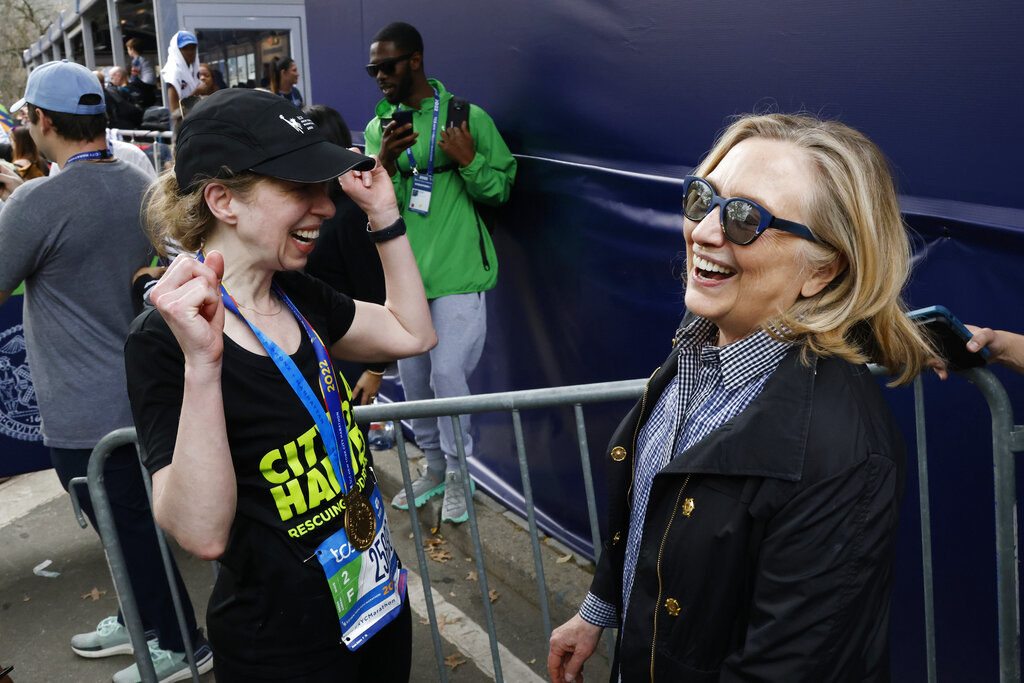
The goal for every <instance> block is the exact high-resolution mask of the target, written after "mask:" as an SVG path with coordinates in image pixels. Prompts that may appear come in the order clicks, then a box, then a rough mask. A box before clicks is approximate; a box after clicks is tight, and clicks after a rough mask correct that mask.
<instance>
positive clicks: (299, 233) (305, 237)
mask: <svg viewBox="0 0 1024 683" xmlns="http://www.w3.org/2000/svg"><path fill="white" fill-rule="evenodd" d="M319 236H320V230H319V229H317V230H296V231H295V232H293V233H292V237H296V238H298V239H299V240H301V241H303V242H312V241H314V240H315V239H316V238H317V237H319Z"/></svg>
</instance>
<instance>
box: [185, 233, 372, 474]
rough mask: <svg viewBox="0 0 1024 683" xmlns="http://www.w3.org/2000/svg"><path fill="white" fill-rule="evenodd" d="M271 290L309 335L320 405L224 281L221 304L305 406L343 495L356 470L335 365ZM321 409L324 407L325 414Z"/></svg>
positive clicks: (305, 326)
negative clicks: (250, 334) (241, 322)
mask: <svg viewBox="0 0 1024 683" xmlns="http://www.w3.org/2000/svg"><path fill="white" fill-rule="evenodd" d="M196 258H197V259H198V260H199V262H200V263H202V262H203V260H204V258H205V257H204V254H203V252H202V251H200V252H199V254H198V255H197V256H196ZM271 287H273V289H274V292H275V293H277V295H278V296H279V297H281V300H282V301H283V302H284V303H285V305H286V306H288V308H289V309H290V310H291V312H292V315H294V316H295V319H296V320H298V321H299V323H300V324H301V325H302V327H303V329H305V331H306V334H307V335H308V336H309V341H310V342H311V343H312V344H313V350H314V351H315V352H316V358H317V379H319V381H320V395H321V396H322V397H323V404H321V403H320V401H319V400H317V398H316V394H314V393H313V390H312V389H310V388H309V384H308V383H307V382H306V379H305V377H303V376H302V371H300V370H299V368H298V366H296V365H295V361H293V360H292V359H291V357H290V356H289V355H288V354H286V353H285V352H284V351H283V350H281V347H280V346H278V345H277V344H275V343H274V341H273V340H272V339H270V337H268V336H267V335H265V334H263V332H261V331H260V329H259V328H258V327H256V326H255V325H253V324H252V323H251V322H250V321H249V320H247V319H246V317H245V316H244V315H242V312H241V311H240V310H239V309H238V304H236V303H235V300H234V298H233V297H232V296H231V294H230V293H229V292H228V290H227V288H226V287H225V286H224V283H223V282H222V283H221V285H220V296H221V300H222V301H223V302H224V307H225V308H226V309H227V310H229V311H231V312H232V313H234V314H235V315H237V316H238V317H239V318H241V319H242V320H244V321H245V324H246V325H248V326H249V329H251V330H252V332H253V334H255V335H256V338H257V339H259V341H260V344H262V345H263V348H264V349H266V351H267V355H269V356H270V358H271V360H273V361H274V365H276V366H277V369H278V370H280V371H281V374H282V375H283V376H284V378H285V380H287V381H288V385H289V386H290V387H291V388H292V391H294V392H295V394H296V395H297V396H298V397H299V399H300V400H301V401H302V404H303V405H304V406H305V407H306V410H307V411H308V412H309V414H310V416H311V417H312V418H313V421H314V422H315V423H316V426H317V429H318V430H319V432H320V437H321V439H322V440H323V442H324V448H326V449H327V456H328V458H330V461H331V465H332V466H333V467H334V472H335V474H336V475H337V476H338V478H339V480H340V481H341V484H342V493H347V492H348V491H349V490H351V489H352V487H353V486H355V481H356V477H355V471H354V470H353V469H352V456H351V451H350V449H349V442H348V427H347V423H346V421H345V415H344V413H343V411H342V407H341V397H340V395H339V391H340V387H339V386H338V380H337V375H335V373H334V366H333V365H332V364H331V357H330V354H328V353H327V347H326V345H325V344H324V342H323V340H322V339H320V335H318V334H317V333H316V330H314V329H313V326H312V325H310V324H309V321H308V320H306V318H305V316H303V315H302V313H300V312H299V309H298V308H296V307H295V304H293V303H292V301H291V299H289V298H288V296H287V295H286V294H285V293H284V292H283V291H282V290H281V288H280V287H279V286H278V285H277V283H276V282H274V283H272V284H271ZM324 406H326V408H327V411H326V412H324Z"/></svg>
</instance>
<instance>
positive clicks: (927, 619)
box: [914, 375, 937, 683]
mask: <svg viewBox="0 0 1024 683" xmlns="http://www.w3.org/2000/svg"><path fill="white" fill-rule="evenodd" d="M914 420H915V424H916V429H917V490H918V495H919V497H920V507H921V568H922V571H923V572H924V633H925V656H926V657H927V665H928V683H935V680H936V675H937V674H936V661H935V590H934V586H933V582H932V515H931V504H930V497H929V493H928V490H929V489H928V444H927V436H926V434H925V418H924V383H923V382H922V381H921V375H918V376H917V377H916V378H915V379H914Z"/></svg>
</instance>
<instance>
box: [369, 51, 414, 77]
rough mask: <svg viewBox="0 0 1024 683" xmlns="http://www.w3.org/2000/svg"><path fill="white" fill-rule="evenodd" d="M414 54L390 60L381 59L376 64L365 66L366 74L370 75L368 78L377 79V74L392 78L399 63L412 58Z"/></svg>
mask: <svg viewBox="0 0 1024 683" xmlns="http://www.w3.org/2000/svg"><path fill="white" fill-rule="evenodd" d="M414 54H416V53H415V52H410V53H408V54H405V55H401V56H399V57H391V58H390V59H382V60H380V61H379V62H377V63H376V64H367V65H366V73H368V74H370V78H377V74H378V73H379V72H383V73H384V75H385V76H393V75H394V74H395V67H396V66H398V63H399V62H404V61H405V60H407V59H409V58H410V57H412V56H413V55H414Z"/></svg>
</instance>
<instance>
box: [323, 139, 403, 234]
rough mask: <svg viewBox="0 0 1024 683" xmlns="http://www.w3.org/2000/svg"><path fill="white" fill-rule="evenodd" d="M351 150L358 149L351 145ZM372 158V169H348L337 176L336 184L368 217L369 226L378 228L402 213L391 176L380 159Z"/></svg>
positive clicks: (391, 221) (397, 217)
mask: <svg viewBox="0 0 1024 683" xmlns="http://www.w3.org/2000/svg"><path fill="white" fill-rule="evenodd" d="M352 151H353V152H358V151H359V150H358V149H356V148H354V147H353V148H352ZM373 159H374V160H376V162H377V165H376V166H374V167H373V169H372V170H370V171H349V172H348V173H346V174H344V175H343V176H341V177H340V178H338V184H339V185H341V189H342V190H344V191H345V194H347V195H348V196H349V197H351V198H352V200H353V201H354V202H355V203H356V204H357V205H358V206H359V208H360V209H362V210H363V213H365V214H366V217H367V218H369V219H370V227H371V228H372V229H374V230H379V229H381V228H386V227H387V226H389V225H391V224H392V223H394V222H395V221H397V220H398V219H399V218H400V217H401V215H402V214H401V213H400V212H399V211H398V203H397V201H396V200H395V186H394V185H392V184H391V176H389V175H388V172H387V171H386V170H384V167H383V166H382V165H381V163H380V159H378V158H377V157H376V156H374V157H373Z"/></svg>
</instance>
